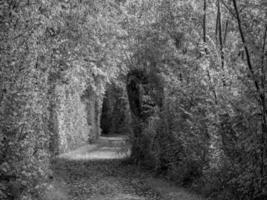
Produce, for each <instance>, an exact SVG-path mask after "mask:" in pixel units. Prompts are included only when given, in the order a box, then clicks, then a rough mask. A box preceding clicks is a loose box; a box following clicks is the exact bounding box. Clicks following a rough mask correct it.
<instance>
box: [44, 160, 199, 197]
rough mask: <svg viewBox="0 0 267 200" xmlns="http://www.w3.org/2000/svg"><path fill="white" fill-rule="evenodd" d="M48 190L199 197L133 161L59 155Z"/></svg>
mask: <svg viewBox="0 0 267 200" xmlns="http://www.w3.org/2000/svg"><path fill="white" fill-rule="evenodd" d="M53 169H54V177H53V181H52V184H51V185H50V187H49V189H48V190H47V192H46V194H45V198H47V199H50V200H63V199H64V200H178V199H179V200H197V199H200V198H198V197H195V196H194V195H191V194H188V193H187V192H185V191H184V190H182V189H180V190H179V189H178V188H176V189H173V188H172V187H170V186H168V185H166V184H164V182H161V181H159V180H157V179H154V178H153V177H152V175H151V174H150V173H149V172H145V171H143V170H141V169H138V167H136V166H134V165H131V164H129V163H125V162H121V161H118V160H115V161H110V160H109V161H106V160H103V161H99V160H98V161H77V160H76V161H73V160H67V159H63V158H62V159H58V160H57V161H55V162H54V164H53Z"/></svg>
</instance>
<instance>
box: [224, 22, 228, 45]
mask: <svg viewBox="0 0 267 200" xmlns="http://www.w3.org/2000/svg"><path fill="white" fill-rule="evenodd" d="M228 26H229V19H227V20H226V22H225V29H224V36H223V45H224V46H225V44H226V38H227V33H228Z"/></svg>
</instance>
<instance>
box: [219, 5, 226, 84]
mask: <svg viewBox="0 0 267 200" xmlns="http://www.w3.org/2000/svg"><path fill="white" fill-rule="evenodd" d="M217 9H218V29H219V30H218V31H219V43H220V55H221V68H222V70H223V72H224V51H223V38H222V19H221V3H220V0H217ZM222 82H223V86H225V85H226V84H225V75H224V74H223V77H222Z"/></svg>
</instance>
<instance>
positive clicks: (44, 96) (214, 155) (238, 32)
mask: <svg viewBox="0 0 267 200" xmlns="http://www.w3.org/2000/svg"><path fill="white" fill-rule="evenodd" d="M266 9H267V4H266V2H265V1H264V0H239V1H236V0H216V1H211V0H202V1H196V0H131V1H130V0H129V1H127V0H110V1H105V0H97V1H90V0H83V1H81V0H79V1H78V0H74V1H68V0H62V1H52V0H32V1H28V0H27V1H26V0H25V1H21V0H20V1H19V0H3V1H1V2H0V24H1V28H0V34H1V40H0V52H1V60H0V75H1V79H0V86H1V88H0V90H1V91H0V113H1V115H0V148H1V151H0V177H1V181H0V199H12V198H13V199H15V198H17V199H36V198H38V194H39V192H40V191H41V190H42V188H43V187H45V182H46V180H47V179H48V177H49V173H50V172H49V171H50V169H49V162H50V159H51V157H53V156H54V154H55V151H57V150H56V148H57V145H56V142H54V141H55V138H54V137H55V132H56V131H57V130H55V127H54V126H52V125H51V123H50V122H51V121H54V120H53V119H54V117H55V116H53V115H52V114H51V109H52V108H53V105H54V102H56V101H57V100H58V98H60V97H58V94H56V92H55V88H56V86H58V85H68V84H69V81H70V79H71V78H73V77H75V76H76V75H75V74H74V71H75V73H78V74H79V77H80V76H82V77H83V79H84V85H86V87H85V88H88V87H89V88H90V89H91V90H90V91H93V92H94V93H96V95H97V96H98V97H99V102H98V104H101V103H102V99H103V94H104V91H105V87H106V83H109V82H111V80H114V79H116V78H117V77H118V75H119V74H120V75H121V76H127V73H128V75H129V74H131V73H132V72H134V71H136V70H137V71H141V74H142V73H143V72H144V74H145V77H148V78H147V80H142V81H140V80H139V81H138V80H137V82H136V83H137V86H138V88H136V91H137V93H136V94H138V97H137V100H138V101H139V100H140V102H143V104H142V105H141V104H140V107H139V108H138V109H141V110H138V112H140V113H141V115H140V116H137V118H136V119H135V117H136V112H135V111H134V110H132V112H133V115H132V116H133V119H132V121H133V125H134V127H132V128H133V132H134V134H135V136H138V137H134V138H135V139H136V141H134V147H133V150H134V155H135V161H137V162H138V163H140V164H143V165H145V166H148V167H149V168H150V169H153V170H155V172H157V173H160V174H162V175H165V176H166V177H169V178H170V179H173V180H174V181H176V182H177V183H178V184H181V185H184V186H187V187H191V188H194V189H196V190H198V191H199V192H202V193H204V194H205V195H207V196H209V197H211V198H213V199H226V200H227V199H229V200H233V199H238V200H239V199H244V200H246V199H248V200H251V199H255V200H256V199H261V198H262V199H264V198H266V195H267V194H266V192H267V191H266V188H267V169H266V167H267V110H266V92H267V90H266V66H267V61H266V60H267V59H266V56H267V51H266V37H267V25H266V24H267V21H266V19H267V16H266ZM151 74H154V75H155V74H156V76H154V75H151ZM149 77H159V78H155V79H154V78H149ZM76 78H77V77H76ZM126 79H127V78H122V79H121V80H123V81H125V80H126ZM141 79H142V78H141ZM145 79H146V78H145ZM126 84H127V83H126ZM159 85H160V87H158V86H159ZM87 86H88V87H87ZM161 86H162V88H161ZM125 89H126V88H125ZM74 91H75V90H74ZM159 91H160V92H159ZM124 92H125V91H124ZM129 99H130V100H129V101H130V104H131V99H132V97H129ZM51 107H52V108H51ZM137 133H138V135H137ZM136 152H138V153H136Z"/></svg>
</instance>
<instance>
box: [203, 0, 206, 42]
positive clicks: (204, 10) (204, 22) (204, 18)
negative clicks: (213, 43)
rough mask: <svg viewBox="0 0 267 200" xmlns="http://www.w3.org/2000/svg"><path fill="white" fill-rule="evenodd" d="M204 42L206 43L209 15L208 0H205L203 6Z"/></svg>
mask: <svg viewBox="0 0 267 200" xmlns="http://www.w3.org/2000/svg"><path fill="white" fill-rule="evenodd" d="M203 12H204V15H203V42H204V43H206V38H207V37H206V15H207V2H206V0H204V6H203Z"/></svg>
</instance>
